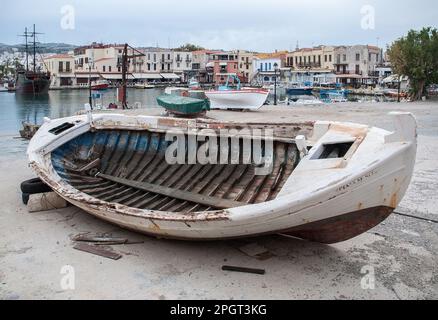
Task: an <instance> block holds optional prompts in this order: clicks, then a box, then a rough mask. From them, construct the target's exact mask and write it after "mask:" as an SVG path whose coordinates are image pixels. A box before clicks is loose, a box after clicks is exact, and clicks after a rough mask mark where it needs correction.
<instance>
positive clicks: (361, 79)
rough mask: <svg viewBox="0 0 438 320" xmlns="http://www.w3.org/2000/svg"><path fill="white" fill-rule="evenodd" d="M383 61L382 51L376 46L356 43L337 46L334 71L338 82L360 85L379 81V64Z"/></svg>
mask: <svg viewBox="0 0 438 320" xmlns="http://www.w3.org/2000/svg"><path fill="white" fill-rule="evenodd" d="M381 62H382V51H381V50H380V49H379V48H378V47H376V46H369V45H356V46H339V47H336V48H335V61H334V71H335V73H336V78H337V82H338V83H342V84H346V85H353V86H360V85H373V84H376V83H377V81H378V78H379V77H378V75H377V74H376V68H377V66H378V65H379V64H380V63H381Z"/></svg>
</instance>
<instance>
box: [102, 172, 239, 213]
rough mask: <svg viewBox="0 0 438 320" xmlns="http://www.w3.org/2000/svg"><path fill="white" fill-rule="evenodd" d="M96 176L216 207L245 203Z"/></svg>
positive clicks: (149, 184) (145, 183) (237, 205)
mask: <svg viewBox="0 0 438 320" xmlns="http://www.w3.org/2000/svg"><path fill="white" fill-rule="evenodd" d="M96 176H97V177H100V178H103V179H105V180H109V181H112V182H115V183H118V184H122V185H125V186H128V187H131V188H135V189H139V190H143V191H147V192H153V193H157V194H161V195H164V196H167V197H171V198H176V199H179V200H184V201H189V202H193V203H198V204H202V205H206V206H209V207H213V208H217V209H228V208H235V207H240V206H243V205H246V203H243V202H238V201H233V200H227V199H221V198H216V197H211V196H206V195H202V194H198V193H193V192H189V191H183V190H179V189H174V188H168V187H164V186H159V185H155V184H151V183H147V182H140V181H132V180H127V179H122V178H117V177H114V176H110V175H106V174H103V173H98V174H97V175H96Z"/></svg>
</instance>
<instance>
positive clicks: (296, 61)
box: [286, 46, 334, 72]
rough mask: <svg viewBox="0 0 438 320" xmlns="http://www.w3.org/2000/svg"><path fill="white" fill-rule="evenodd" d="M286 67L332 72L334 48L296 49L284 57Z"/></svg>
mask: <svg viewBox="0 0 438 320" xmlns="http://www.w3.org/2000/svg"><path fill="white" fill-rule="evenodd" d="M286 66H287V67H289V68H292V69H294V70H312V71H315V72H316V71H318V70H330V71H331V70H333V69H334V47H332V46H318V47H314V48H302V49H297V50H296V51H294V52H290V53H288V54H287V56H286Z"/></svg>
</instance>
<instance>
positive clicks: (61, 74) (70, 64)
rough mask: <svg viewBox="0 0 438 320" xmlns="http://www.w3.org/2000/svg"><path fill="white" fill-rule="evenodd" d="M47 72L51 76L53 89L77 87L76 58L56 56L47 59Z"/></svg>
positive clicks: (64, 55) (65, 55) (66, 55)
mask: <svg viewBox="0 0 438 320" xmlns="http://www.w3.org/2000/svg"><path fill="white" fill-rule="evenodd" d="M44 65H45V69H46V71H48V72H50V74H51V83H50V86H51V87H52V88H61V87H68V86H73V85H76V76H75V70H74V65H75V58H74V57H73V55H70V54H56V55H52V56H49V57H47V58H45V60H44Z"/></svg>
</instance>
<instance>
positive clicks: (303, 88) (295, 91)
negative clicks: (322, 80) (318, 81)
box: [286, 82, 314, 96]
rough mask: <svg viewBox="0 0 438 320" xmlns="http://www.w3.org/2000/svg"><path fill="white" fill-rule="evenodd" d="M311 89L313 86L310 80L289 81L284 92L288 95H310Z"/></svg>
mask: <svg viewBox="0 0 438 320" xmlns="http://www.w3.org/2000/svg"><path fill="white" fill-rule="evenodd" d="M313 89H314V88H313V86H312V84H311V83H310V82H304V83H290V84H288V85H286V94H288V95H290V96H303V95H311V94H312V92H313Z"/></svg>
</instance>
